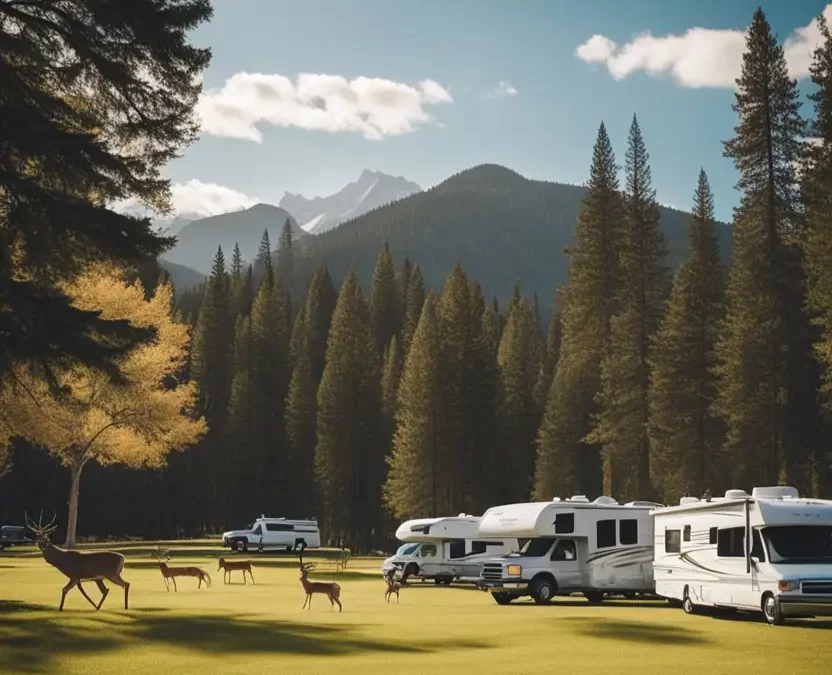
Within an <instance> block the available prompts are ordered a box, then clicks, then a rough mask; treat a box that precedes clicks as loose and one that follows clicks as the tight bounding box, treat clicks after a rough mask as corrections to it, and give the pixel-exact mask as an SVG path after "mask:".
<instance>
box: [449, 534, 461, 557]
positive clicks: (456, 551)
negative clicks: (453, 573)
mask: <svg viewBox="0 0 832 675" xmlns="http://www.w3.org/2000/svg"><path fill="white" fill-rule="evenodd" d="M448 548H449V549H450V552H449V554H448V555H449V557H450V558H451V559H452V560H453V559H454V558H464V557H465V541H464V540H462V539H454V540H453V541H452V542H451V545H450V546H449V547H448Z"/></svg>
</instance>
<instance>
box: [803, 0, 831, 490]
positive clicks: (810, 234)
mask: <svg viewBox="0 0 832 675" xmlns="http://www.w3.org/2000/svg"><path fill="white" fill-rule="evenodd" d="M817 22H818V29H819V31H820V34H821V37H822V38H823V41H822V42H821V44H820V45H819V46H818V48H817V49H816V50H815V53H814V59H813V63H812V65H811V67H810V71H811V75H812V83H813V84H814V85H815V86H816V88H817V89H816V90H815V91H814V92H813V93H812V94H810V99H811V100H812V102H813V104H814V109H815V119H814V121H813V123H812V126H811V129H810V136H811V137H813V138H817V139H819V141H820V142H819V143H817V144H815V145H813V146H811V147H810V149H809V157H808V160H809V161H808V166H807V171H806V172H805V177H804V193H805V195H806V230H807V231H806V242H805V252H806V272H807V277H808V278H807V282H808V284H807V285H808V307H809V309H810V310H811V311H812V312H813V313H814V323H815V326H816V328H817V331H818V335H817V337H816V340H815V356H816V358H817V360H818V362H819V364H820V365H821V367H822V369H823V391H822V398H823V403H824V406H825V408H826V420H825V423H826V424H827V425H828V423H829V416H830V415H829V411H830V409H832V403H831V402H832V398H830V394H832V154H830V150H831V149H832V35H830V32H829V26H828V24H827V22H826V18H825V17H824V16H823V15H821V16H819V17H818V19H817ZM814 455H815V456H814V457H813V458H812V465H813V473H814V477H813V480H812V483H813V485H812V486H811V492H812V494H818V492H819V490H820V487H821V486H824V487H825V488H826V489H827V490H828V489H829V488H828V486H829V478H830V474H831V473H832V452H830V451H829V450H828V449H827V450H826V451H825V452H824V450H823V449H822V448H817V449H814Z"/></svg>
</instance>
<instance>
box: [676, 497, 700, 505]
mask: <svg viewBox="0 0 832 675" xmlns="http://www.w3.org/2000/svg"><path fill="white" fill-rule="evenodd" d="M698 501H699V498H698V497H682V498H681V499H680V500H679V506H684V505H685V504H696V503H697V502H698Z"/></svg>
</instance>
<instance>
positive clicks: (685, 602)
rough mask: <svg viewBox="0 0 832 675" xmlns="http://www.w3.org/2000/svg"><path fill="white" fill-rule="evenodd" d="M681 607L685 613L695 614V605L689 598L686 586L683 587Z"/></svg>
mask: <svg viewBox="0 0 832 675" xmlns="http://www.w3.org/2000/svg"><path fill="white" fill-rule="evenodd" d="M682 609H683V610H684V611H685V614H696V605H694V604H693V600H691V599H690V595H689V594H688V589H687V587H685V597H684V598H682Z"/></svg>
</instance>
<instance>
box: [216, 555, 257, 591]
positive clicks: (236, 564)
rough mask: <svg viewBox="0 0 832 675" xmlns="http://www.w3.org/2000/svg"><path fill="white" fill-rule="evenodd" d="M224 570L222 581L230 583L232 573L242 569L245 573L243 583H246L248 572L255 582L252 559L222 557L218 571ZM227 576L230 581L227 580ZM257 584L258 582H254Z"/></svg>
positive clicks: (252, 581)
mask: <svg viewBox="0 0 832 675" xmlns="http://www.w3.org/2000/svg"><path fill="white" fill-rule="evenodd" d="M220 570H223V573H222V582H223V583H224V584H225V583H230V582H231V573H232V572H234V571H236V570H240V571H241V572H242V573H243V583H244V584H245V583H246V572H248V575H249V576H250V577H251V583H253V584H254V575H253V574H252V573H251V561H250V560H226V559H225V558H220V564H219V567H217V572H219V571H220ZM226 577H227V578H228V581H226ZM254 585H255V586H256V585H257V584H254Z"/></svg>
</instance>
